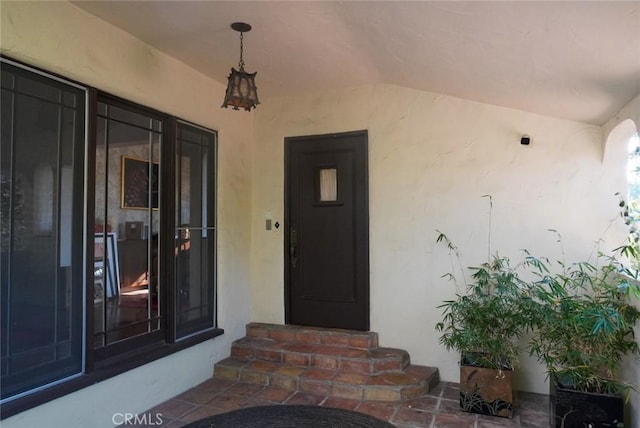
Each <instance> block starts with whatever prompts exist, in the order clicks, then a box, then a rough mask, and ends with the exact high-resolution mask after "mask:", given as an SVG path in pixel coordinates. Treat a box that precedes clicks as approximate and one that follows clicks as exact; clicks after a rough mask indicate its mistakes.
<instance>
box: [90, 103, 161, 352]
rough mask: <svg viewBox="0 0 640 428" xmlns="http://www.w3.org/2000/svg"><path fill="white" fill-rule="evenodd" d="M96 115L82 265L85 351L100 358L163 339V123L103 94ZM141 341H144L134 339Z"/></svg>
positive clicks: (159, 119) (148, 113)
mask: <svg viewBox="0 0 640 428" xmlns="http://www.w3.org/2000/svg"><path fill="white" fill-rule="evenodd" d="M97 116H98V117H97V136H96V155H95V159H96V162H95V207H94V215H95V222H94V224H95V226H94V234H93V235H94V237H93V248H94V254H93V260H92V263H91V264H90V265H92V266H93V267H94V283H93V284H94V297H95V298H94V305H93V310H94V312H93V347H94V349H96V350H97V352H96V355H97V357H99V358H101V357H103V356H109V355H110V354H111V352H110V351H108V350H107V349H108V348H109V347H110V346H111V345H114V344H119V343H122V342H125V344H124V345H121V346H126V347H127V348H128V349H131V347H132V346H135V345H136V342H137V343H138V344H146V343H148V342H149V341H158V340H163V339H164V334H163V333H162V331H161V329H162V325H163V324H164V323H165V322H166V319H165V316H164V315H165V314H164V310H163V309H162V305H163V303H164V302H163V300H164V296H165V294H166V288H167V285H166V284H164V283H163V282H162V281H160V280H159V275H158V274H159V271H160V270H161V269H163V268H164V267H163V266H161V265H160V258H159V255H160V253H159V250H160V241H159V236H160V226H161V212H160V210H159V201H160V199H161V197H162V194H161V191H162V189H161V188H160V186H159V185H158V183H159V177H160V174H162V172H163V165H162V164H161V161H162V159H161V150H162V144H163V132H162V131H163V120H165V118H164V117H162V116H160V115H156V114H154V113H150V112H146V111H144V110H141V109H139V108H136V107H134V106H130V105H126V104H124V103H122V102H119V101H116V100H112V99H110V98H108V97H104V96H101V97H99V99H98V115H97ZM132 225H135V226H136V227H135V230H133V229H132V228H131V227H132ZM154 333H155V334H154ZM142 336H148V337H147V338H145V339H144V340H140V339H141V337H142ZM132 339H133V340H132ZM136 339H137V340H136ZM116 352H117V351H116Z"/></svg>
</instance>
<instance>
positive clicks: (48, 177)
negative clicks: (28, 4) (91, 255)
mask: <svg viewBox="0 0 640 428" xmlns="http://www.w3.org/2000/svg"><path fill="white" fill-rule="evenodd" d="M85 99H86V92H85V90H84V89H82V88H79V87H77V86H75V85H72V84H70V83H68V82H64V81H62V80H59V79H52V78H49V77H46V76H43V75H41V74H38V73H34V72H31V71H27V70H25V69H22V68H19V67H16V66H14V65H11V64H8V63H4V62H3V63H2V149H1V152H0V159H1V168H0V179H1V185H2V193H1V195H2V196H1V200H0V203H1V204H2V205H1V214H0V223H1V231H2V236H1V238H2V240H1V242H2V243H1V245H0V247H1V248H0V249H1V255H0V276H1V283H2V284H1V288H2V299H1V301H2V307H1V308H0V313H1V314H2V315H1V331H0V340H1V348H2V364H1V366H2V398H3V399H4V398H5V397H10V396H19V395H20V394H24V393H26V392H27V391H29V390H32V389H34V388H38V387H42V386H44V385H47V384H49V383H52V382H56V381H60V380H61V379H65V378H68V377H70V376H73V375H77V374H79V373H81V372H82V370H83V359H82V351H83V349H82V342H83V341H82V339H83V287H82V284H83V280H82V277H83V275H82V269H83V254H82V232H83V231H82V224H83V218H82V217H83V196H84V183H83V180H82V176H83V171H84V147H85V135H84V134H85Z"/></svg>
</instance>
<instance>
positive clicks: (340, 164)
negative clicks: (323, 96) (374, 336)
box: [285, 131, 369, 330]
mask: <svg viewBox="0 0 640 428" xmlns="http://www.w3.org/2000/svg"><path fill="white" fill-rule="evenodd" d="M286 151H287V183H286V189H287V219H286V224H287V226H288V229H287V231H286V242H287V245H286V247H287V248H286V256H285V263H286V266H285V282H286V294H287V295H286V302H287V315H286V318H287V322H289V323H291V324H300V325H310V326H318V327H338V328H349V329H357V330H367V329H368V328H369V245H368V238H369V230H368V229H369V226H368V184H367V134H366V132H364V131H360V132H353V133H346V134H331V135H321V136H313V137H294V138H287V139H286Z"/></svg>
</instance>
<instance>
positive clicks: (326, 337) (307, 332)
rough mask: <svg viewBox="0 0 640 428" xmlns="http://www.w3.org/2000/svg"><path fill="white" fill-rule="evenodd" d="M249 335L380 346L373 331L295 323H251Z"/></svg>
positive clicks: (345, 345) (324, 342)
mask: <svg viewBox="0 0 640 428" xmlns="http://www.w3.org/2000/svg"><path fill="white" fill-rule="evenodd" d="M246 331H247V336H249V337H258V338H271V339H275V340H280V341H285V342H300V343H304V344H317V345H333V346H343V347H352V348H363V349H370V348H375V347H377V346H378V334H377V333H375V332H371V331H357V330H343V329H338V328H320V327H306V326H295V325H288V324H287V325H280V324H266V323H249V324H247V326H246Z"/></svg>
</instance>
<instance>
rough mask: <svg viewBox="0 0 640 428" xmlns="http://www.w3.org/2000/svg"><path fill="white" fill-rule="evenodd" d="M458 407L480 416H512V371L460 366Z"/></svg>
mask: <svg viewBox="0 0 640 428" xmlns="http://www.w3.org/2000/svg"><path fill="white" fill-rule="evenodd" d="M460 407H461V408H462V410H464V411H465V412H471V413H480V414H482V415H490V416H501V417H505V418H511V417H512V416H513V371H512V370H509V369H506V370H495V369H486V368H483V367H475V366H469V365H464V364H461V365H460Z"/></svg>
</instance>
